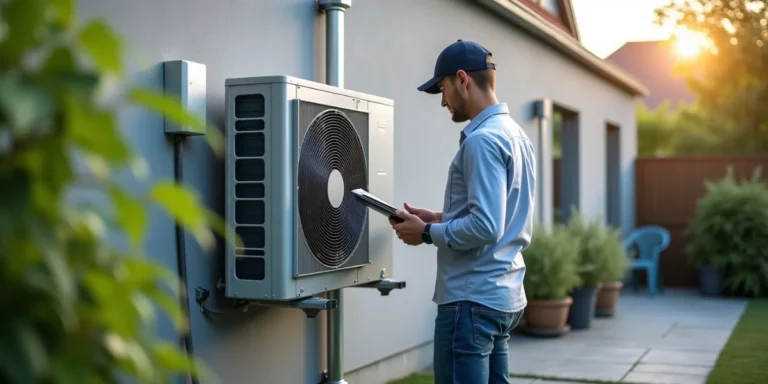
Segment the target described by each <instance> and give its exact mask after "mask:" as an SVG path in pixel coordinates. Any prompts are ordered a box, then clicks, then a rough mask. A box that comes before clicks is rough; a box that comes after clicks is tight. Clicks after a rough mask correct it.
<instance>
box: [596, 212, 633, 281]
mask: <svg viewBox="0 0 768 384" xmlns="http://www.w3.org/2000/svg"><path fill="white" fill-rule="evenodd" d="M601 237H602V245H601V248H602V250H603V251H604V252H605V258H604V259H603V262H602V264H600V266H599V267H598V275H599V278H598V279H599V280H600V282H601V283H602V282H605V283H607V282H614V281H619V280H621V279H622V278H624V276H625V275H626V273H627V268H628V267H629V255H628V254H627V252H626V251H625V250H624V243H623V242H622V240H621V230H620V229H618V228H613V227H610V226H606V227H605V228H604V229H603V232H602V236H601Z"/></svg>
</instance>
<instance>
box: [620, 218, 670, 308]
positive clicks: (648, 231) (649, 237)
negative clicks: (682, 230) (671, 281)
mask: <svg viewBox="0 0 768 384" xmlns="http://www.w3.org/2000/svg"><path fill="white" fill-rule="evenodd" d="M669 242H670V235H669V231H668V230H667V229H666V228H664V227H661V226H658V225H648V226H643V227H638V228H635V229H634V230H632V232H631V233H630V234H629V236H627V238H626V239H625V240H624V249H625V250H626V251H627V253H628V254H629V255H633V254H634V255H636V256H637V257H636V258H633V259H631V260H630V271H629V273H630V275H631V279H632V287H633V288H634V289H635V290H637V276H636V273H635V272H636V271H637V270H639V269H644V270H645V271H646V274H647V276H648V293H649V294H650V295H651V296H653V295H655V294H656V290H657V288H658V290H659V291H663V290H664V288H663V286H664V284H663V282H662V279H661V273H659V256H660V255H661V252H663V251H665V250H666V249H667V248H668V247H669Z"/></svg>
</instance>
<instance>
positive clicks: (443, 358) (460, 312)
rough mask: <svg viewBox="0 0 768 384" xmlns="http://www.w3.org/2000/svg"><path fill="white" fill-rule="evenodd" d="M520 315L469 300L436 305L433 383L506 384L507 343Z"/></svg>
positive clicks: (507, 381) (507, 369) (520, 313)
mask: <svg viewBox="0 0 768 384" xmlns="http://www.w3.org/2000/svg"><path fill="white" fill-rule="evenodd" d="M522 315H523V311H519V312H514V313H506V312H499V311H497V310H494V309H491V308H488V307H486V306H483V305H480V304H477V303H473V302H469V301H460V302H456V303H450V304H444V305H440V306H438V307H437V317H436V319H435V343H434V346H435V351H434V373H435V384H498V383H505V384H506V383H509V356H508V350H509V347H508V345H507V342H508V341H509V334H510V332H511V331H512V330H513V329H514V328H515V327H516V326H517V325H518V323H519V322H520V318H521V317H522Z"/></svg>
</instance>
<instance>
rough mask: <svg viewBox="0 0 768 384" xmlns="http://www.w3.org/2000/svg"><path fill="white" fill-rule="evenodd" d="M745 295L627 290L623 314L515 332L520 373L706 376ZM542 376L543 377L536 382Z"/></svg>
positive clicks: (685, 379)
mask: <svg viewBox="0 0 768 384" xmlns="http://www.w3.org/2000/svg"><path fill="white" fill-rule="evenodd" d="M745 306H746V300H742V299H731V298H706V297H703V296H701V295H699V294H698V292H696V291H692V290H677V289H667V290H665V291H664V293H662V294H660V295H657V296H655V297H649V296H647V295H646V294H644V293H642V292H639V293H635V292H631V291H627V290H625V291H624V292H622V294H621V296H620V298H619V301H618V306H617V311H616V315H615V316H614V317H611V318H595V319H593V322H592V327H591V328H590V329H587V330H574V331H571V332H570V333H569V334H567V335H565V336H563V337H559V338H551V339H547V338H535V337H531V336H527V335H522V334H516V335H515V336H513V337H512V339H511V340H510V351H509V355H510V371H511V372H512V373H514V374H527V375H538V376H547V377H559V378H563V379H569V380H606V381H614V382H627V383H664V384H671V383H681V384H687V383H703V382H706V377H707V375H708V374H709V372H710V370H711V368H712V366H714V364H715V361H716V360H717V357H718V355H719V354H720V351H721V350H722V348H723V346H724V345H725V344H726V342H727V341H728V338H729V337H730V335H731V331H732V330H733V327H734V326H735V325H736V323H737V322H738V320H739V318H740V316H741V314H742V313H743V311H744V308H745ZM536 383H539V382H536Z"/></svg>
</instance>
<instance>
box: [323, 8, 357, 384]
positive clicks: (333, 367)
mask: <svg viewBox="0 0 768 384" xmlns="http://www.w3.org/2000/svg"><path fill="white" fill-rule="evenodd" d="M317 6H318V8H319V9H320V10H321V11H323V12H325V82H326V83H327V84H328V85H332V86H335V87H339V88H344V14H345V12H346V10H347V9H349V7H351V6H352V0H317ZM328 299H330V300H336V309H334V310H331V311H328V323H327V327H328V329H327V332H326V336H327V337H328V340H327V347H328V355H327V360H328V383H330V384H347V382H346V381H345V380H344V345H343V344H344V323H343V318H342V308H344V306H343V303H344V300H343V299H344V295H343V293H342V291H341V289H339V290H335V291H331V292H330V294H329V295H328Z"/></svg>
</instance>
